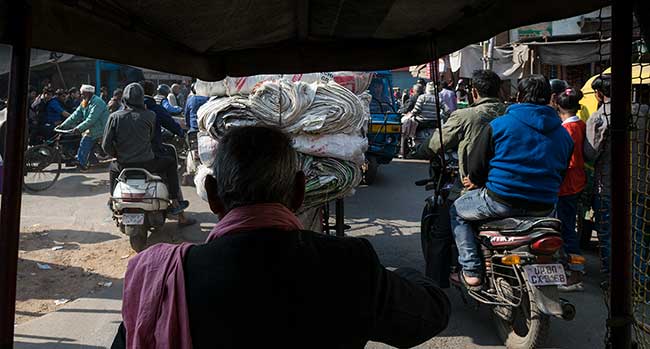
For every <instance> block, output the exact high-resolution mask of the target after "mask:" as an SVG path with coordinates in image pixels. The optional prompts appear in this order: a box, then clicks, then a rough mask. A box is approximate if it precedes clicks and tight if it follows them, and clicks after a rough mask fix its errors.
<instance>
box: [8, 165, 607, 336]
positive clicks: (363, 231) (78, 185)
mask: <svg viewBox="0 0 650 349" xmlns="http://www.w3.org/2000/svg"><path fill="white" fill-rule="evenodd" d="M426 173H427V170H426V166H425V165H424V164H422V163H417V162H409V161H395V162H394V163H392V164H390V165H386V166H382V167H380V169H379V176H378V178H377V181H376V183H375V184H374V185H373V186H371V187H361V188H359V189H358V190H357V193H356V195H355V196H353V197H351V198H348V199H346V201H345V206H346V207H345V211H346V218H347V222H348V223H349V224H350V225H351V226H352V229H351V230H350V231H349V232H348V234H349V235H353V236H360V237H364V238H367V239H368V240H370V241H371V243H372V244H373V246H374V247H375V249H376V250H377V252H378V254H379V256H380V258H381V260H382V262H383V263H384V264H385V265H387V266H408V267H414V268H416V269H420V270H422V269H423V264H424V263H423V259H422V256H421V250H420V237H419V219H420V213H421V209H422V204H423V200H424V199H425V197H426V193H425V192H424V190H422V188H419V187H415V186H414V185H413V182H414V181H415V180H417V179H421V178H424V177H425V176H426ZM105 177H106V175H105V174H104V173H91V174H78V173H70V174H66V175H65V176H63V178H62V180H61V182H60V183H57V185H56V186H55V188H53V189H52V190H50V191H48V192H45V193H43V194H41V195H31V194H25V195H24V197H23V209H24V213H23V226H24V227H25V228H27V227H30V226H33V225H34V224H41V225H42V226H41V228H46V229H68V230H76V231H79V232H89V231H94V232H103V233H108V234H113V235H116V236H120V235H119V232H117V231H116V229H115V227H114V226H113V225H112V222H111V221H110V218H109V216H108V211H107V210H106V209H105V207H104V205H105V202H106V189H105V182H104V179H105ZM184 192H185V195H186V197H187V198H188V199H189V200H191V201H192V210H191V211H192V212H193V213H192V214H193V215H194V216H195V217H197V218H199V219H201V220H202V221H203V222H205V223H204V224H202V225H201V226H197V227H195V228H194V229H193V230H189V231H185V232H183V233H177V232H175V231H174V229H173V226H171V225H169V226H168V227H166V229H165V236H164V238H163V239H165V240H171V241H179V240H191V241H200V240H201V239H203V238H204V237H205V234H206V232H207V231H208V230H209V229H210V226H211V225H212V224H213V223H214V217H213V216H211V215H210V214H208V213H207V212H208V211H207V205H206V204H205V203H202V202H201V201H200V199H198V198H197V197H196V194H194V193H193V190H192V188H184ZM44 207H58V211H56V212H54V211H53V210H43V208H44ZM44 216H45V217H44ZM120 238H123V237H122V236H120ZM588 259H589V262H590V263H589V264H588V268H587V272H588V273H589V275H597V272H598V271H597V265H596V264H595V262H596V257H595V255H588ZM117 286H119V285H116V287H113V288H112V289H111V290H107V291H106V293H103V294H101V293H100V294H95V295H94V296H93V298H82V299H79V300H77V301H75V302H72V303H70V304H69V305H67V306H66V307H64V308H63V309H62V310H60V311H57V312H55V313H52V314H49V315H46V316H44V317H41V318H39V319H36V320H32V321H30V322H27V323H25V324H22V325H19V326H17V327H16V332H17V336H16V341H17V342H18V343H17V345H16V348H32V347H47V348H101V347H105V346H107V345H108V343H110V338H111V337H112V336H113V333H114V330H115V326H116V324H117V322H118V321H119V310H120V302H119V287H117ZM448 294H449V296H450V298H451V301H452V309H453V315H452V318H451V322H450V324H449V327H448V328H447V330H445V331H444V332H443V333H442V334H441V335H440V336H439V337H437V338H434V339H433V340H431V341H429V342H427V343H425V344H423V345H421V346H419V347H418V348H502V346H501V345H500V342H499V339H498V338H497V336H496V335H495V333H494V329H493V325H492V323H491V322H490V314H489V311H488V310H487V309H486V308H485V307H480V308H478V309H477V308H475V307H473V306H468V305H464V304H463V303H462V301H461V299H460V297H459V296H458V294H457V292H456V291H455V290H449V291H448ZM566 298H567V299H569V300H571V301H572V302H574V303H575V304H576V307H577V309H578V314H577V316H576V319H575V320H574V321H572V322H564V321H561V320H552V324H551V332H550V336H549V338H548V346H547V348H600V347H603V345H602V343H603V332H604V328H605V318H606V315H605V308H604V306H603V301H602V297H601V293H600V290H599V288H598V280H596V279H595V278H594V277H592V276H590V277H588V280H587V284H586V292H584V293H581V294H569V295H566ZM333 325H334V324H333ZM367 348H387V347H386V346H385V345H382V344H378V343H370V344H369V345H368V346H367Z"/></svg>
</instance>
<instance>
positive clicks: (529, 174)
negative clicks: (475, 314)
mask: <svg viewBox="0 0 650 349" xmlns="http://www.w3.org/2000/svg"><path fill="white" fill-rule="evenodd" d="M550 98H551V87H550V84H549V82H548V80H547V79H546V78H545V77H544V76H542V75H532V76H530V77H528V78H525V79H523V80H522V81H521V82H520V83H519V86H518V94H517V101H518V102H519V104H515V105H512V106H510V107H509V108H508V109H507V110H506V113H505V115H503V116H501V117H498V118H496V119H494V120H493V121H491V122H490V124H489V125H488V126H487V127H485V128H484V129H483V131H482V132H481V134H480V136H479V138H478V139H477V141H476V143H475V145H474V148H473V151H472V152H471V153H470V154H469V156H468V158H469V159H468V160H469V161H468V163H467V168H468V176H467V177H465V178H463V184H464V185H465V188H466V189H469V191H468V192H467V193H466V194H465V195H463V196H461V197H460V198H459V199H458V200H456V202H454V205H453V207H452V208H451V210H450V214H451V225H452V229H453V233H454V238H455V239H456V245H457V246H458V253H459V256H458V262H459V263H460V264H461V266H462V269H463V270H462V275H460V278H461V279H463V278H464V280H463V281H464V283H465V284H466V285H467V286H469V287H470V288H476V287H480V285H481V283H482V275H483V266H482V264H481V257H480V254H479V250H478V246H477V243H476V238H475V235H474V234H475V233H474V229H473V227H472V224H471V223H472V221H479V220H486V219H490V218H505V217H512V216H548V215H550V214H552V213H553V211H554V207H555V204H556V203H557V198H558V192H559V189H560V185H561V184H562V180H563V178H564V173H565V172H566V169H567V167H568V165H569V159H570V158H571V153H572V152H573V140H572V139H571V136H569V133H568V132H567V131H566V130H565V129H564V127H562V120H560V118H559V117H558V114H557V112H556V111H555V109H553V108H552V107H550V106H549V105H548V104H549V102H550Z"/></svg>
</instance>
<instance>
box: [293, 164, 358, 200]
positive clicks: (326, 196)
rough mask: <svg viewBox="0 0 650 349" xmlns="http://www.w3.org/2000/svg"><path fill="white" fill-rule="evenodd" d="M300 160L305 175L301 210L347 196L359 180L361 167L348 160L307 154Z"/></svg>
mask: <svg viewBox="0 0 650 349" xmlns="http://www.w3.org/2000/svg"><path fill="white" fill-rule="evenodd" d="M300 160H301V163H302V171H303V172H304V173H305V176H306V177H307V183H306V184H305V202H304V203H303V210H307V209H310V208H313V207H318V206H322V205H323V204H325V203H327V202H329V201H332V200H334V199H341V198H343V197H345V196H348V195H350V194H352V193H353V190H354V189H353V188H354V187H356V186H358V185H359V183H360V182H361V168H360V167H359V166H356V165H355V164H354V163H351V162H349V161H345V160H339V159H335V158H318V157H313V156H309V155H302V156H300Z"/></svg>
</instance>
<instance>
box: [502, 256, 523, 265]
mask: <svg viewBox="0 0 650 349" xmlns="http://www.w3.org/2000/svg"><path fill="white" fill-rule="evenodd" d="M501 263H503V264H505V265H517V264H521V257H519V255H516V254H509V255H507V256H503V257H501Z"/></svg>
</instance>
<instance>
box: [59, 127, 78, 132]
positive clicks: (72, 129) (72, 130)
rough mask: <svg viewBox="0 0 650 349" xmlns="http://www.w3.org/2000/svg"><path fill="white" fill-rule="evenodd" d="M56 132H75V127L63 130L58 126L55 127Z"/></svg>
mask: <svg viewBox="0 0 650 349" xmlns="http://www.w3.org/2000/svg"><path fill="white" fill-rule="evenodd" d="M54 132H57V133H72V132H74V128H71V129H69V130H62V129H60V128H58V127H55V128H54Z"/></svg>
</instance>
